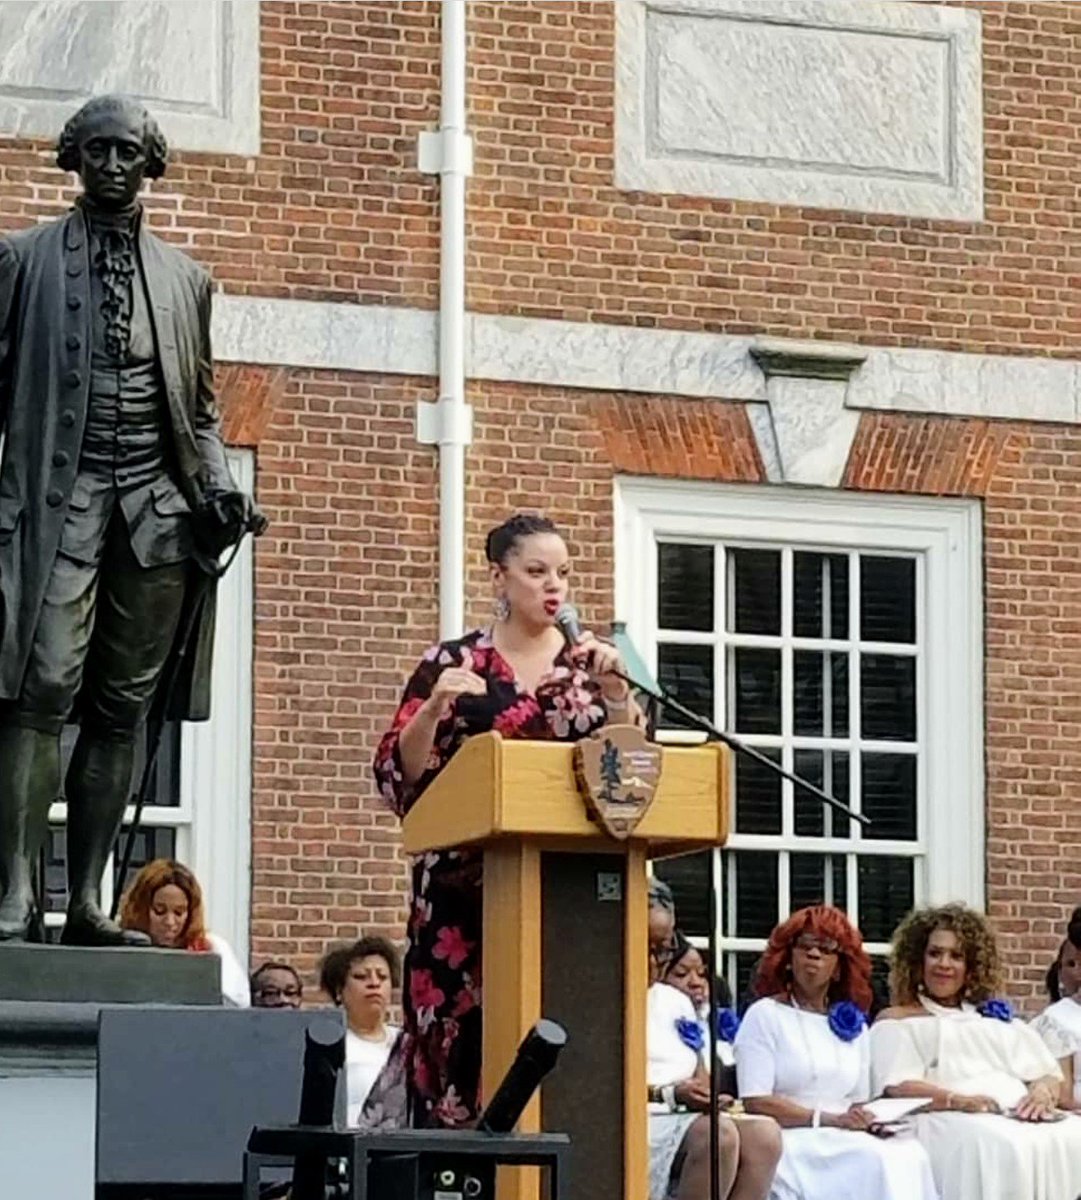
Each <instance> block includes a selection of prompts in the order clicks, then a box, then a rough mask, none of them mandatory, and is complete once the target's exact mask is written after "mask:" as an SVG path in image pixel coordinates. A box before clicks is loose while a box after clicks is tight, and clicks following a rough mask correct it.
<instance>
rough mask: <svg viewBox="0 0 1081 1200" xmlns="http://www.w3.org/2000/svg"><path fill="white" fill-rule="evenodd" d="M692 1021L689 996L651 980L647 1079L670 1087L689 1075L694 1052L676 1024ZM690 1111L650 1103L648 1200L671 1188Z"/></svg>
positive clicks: (695, 1062)
mask: <svg viewBox="0 0 1081 1200" xmlns="http://www.w3.org/2000/svg"><path fill="white" fill-rule="evenodd" d="M680 1021H688V1022H690V1023H691V1024H694V1023H695V1022H696V1017H695V1011H694V1005H693V1004H692V1003H691V1000H690V997H688V996H685V995H684V994H683V993H682V992H681V991H678V990H677V989H676V988H674V987H670V986H669V985H668V984H666V983H655V984H653V986H652V987H651V988H650V989H649V994H648V996H647V998H646V1082H647V1083H648V1084H649V1086H650V1087H669V1086H671V1085H673V1084H677V1083H683V1081H684V1080H686V1079H690V1078H691V1076H692V1075H694V1073H695V1071H696V1069H697V1067H698V1061H699V1059H698V1052H697V1051H696V1050H693V1049H692V1048H691V1047H690V1046H688V1045H687V1044H686V1043H685V1042H684V1041H683V1040H682V1039H681V1038H680V1036H679V1022H680ZM698 1117H699V1114H698V1113H693V1112H675V1113H674V1112H669V1111H668V1108H667V1107H666V1106H665V1105H664V1104H651V1105H650V1106H649V1200H665V1197H666V1196H668V1195H669V1193H670V1191H671V1190H672V1182H673V1181H672V1164H673V1162H674V1161H675V1158H676V1155H677V1154H678V1153H679V1147H680V1145H681V1144H682V1142H683V1138H684V1136H685V1135H686V1133H687V1130H688V1129H689V1128H690V1127H691V1126H692V1125H693V1124H694V1122H695V1121H696V1120H697V1119H698Z"/></svg>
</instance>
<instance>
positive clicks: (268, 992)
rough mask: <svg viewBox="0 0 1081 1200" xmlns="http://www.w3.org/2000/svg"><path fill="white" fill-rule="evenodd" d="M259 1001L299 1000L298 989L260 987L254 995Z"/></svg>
mask: <svg viewBox="0 0 1081 1200" xmlns="http://www.w3.org/2000/svg"><path fill="white" fill-rule="evenodd" d="M255 994H256V996H257V997H258V998H259V999H260V1000H271V1001H274V1000H299V999H300V995H301V993H300V988H298V987H286V988H277V987H262V988H260V989H259V990H258V991H257V992H256V993H255Z"/></svg>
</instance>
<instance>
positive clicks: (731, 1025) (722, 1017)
mask: <svg viewBox="0 0 1081 1200" xmlns="http://www.w3.org/2000/svg"><path fill="white" fill-rule="evenodd" d="M737 1033H739V1017H737V1016H736V1014H735V1013H734V1012H733V1011H732V1009H730V1008H722V1009H718V1011H717V1037H718V1038H720V1040H721V1041H722V1042H734V1041H735V1040H736V1034H737Z"/></svg>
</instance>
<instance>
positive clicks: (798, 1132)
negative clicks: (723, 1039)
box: [736, 1000, 938, 1200]
mask: <svg viewBox="0 0 1081 1200" xmlns="http://www.w3.org/2000/svg"><path fill="white" fill-rule="evenodd" d="M736 1072H737V1075H738V1078H739V1094H740V1097H741V1098H742V1099H744V1100H746V1099H748V1098H750V1097H753V1096H783V1097H785V1098H786V1099H788V1100H793V1101H795V1102H796V1103H797V1104H802V1105H804V1106H805V1107H807V1108H812V1109H814V1108H817V1109H820V1110H821V1111H822V1112H831V1113H836V1112H844V1111H846V1110H847V1109H848V1108H850V1107H851V1106H852V1105H853V1104H856V1103H858V1102H860V1101H863V1100H868V1099H870V1079H869V1073H870V1061H869V1054H868V1034H867V1031H866V1030H864V1031H863V1032H862V1033H861V1034H860V1035H859V1036H858V1037H857V1038H855V1039H854V1040H853V1041H851V1042H845V1041H842V1040H841V1039H840V1038H839V1037H837V1035H836V1034H834V1033H833V1031H832V1030H831V1029H830V1027H829V1023H828V1019H827V1017H826V1016H825V1014H823V1013H815V1012H806V1011H803V1010H801V1009H797V1008H793V1007H791V1005H788V1004H782V1003H780V1002H779V1001H777V1000H759V1001H758V1002H757V1003H755V1004H752V1005H751V1007H750V1008H749V1009H748V1010H747V1014H746V1016H744V1018H743V1023H742V1024H741V1025H740V1029H739V1033H738V1034H737V1035H736ZM782 1140H783V1147H784V1149H783V1153H782V1154H781V1161H780V1162H779V1163H778V1165H777V1174H776V1175H775V1176H774V1180H773V1187H772V1189H771V1191H770V1200H937V1195H938V1193H937V1192H936V1190H935V1185H934V1181H933V1179H932V1176H931V1167H930V1164H929V1163H928V1161H927V1155H926V1154H925V1153H924V1151H923V1148H922V1147H921V1146H920V1144H919V1143H918V1142H917V1141H916V1139H915V1138H914V1137H912V1136H911V1135H908V1134H902V1135H899V1136H897V1137H894V1138H889V1139H883V1138H876V1137H873V1136H872V1135H871V1134H869V1133H864V1132H862V1131H859V1130H848V1129H825V1128H819V1129H809V1128H798V1129H784V1130H782Z"/></svg>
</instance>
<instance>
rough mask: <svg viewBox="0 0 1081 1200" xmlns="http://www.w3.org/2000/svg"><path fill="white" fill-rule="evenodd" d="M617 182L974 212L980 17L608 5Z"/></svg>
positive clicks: (761, 2)
mask: <svg viewBox="0 0 1081 1200" xmlns="http://www.w3.org/2000/svg"><path fill="white" fill-rule="evenodd" d="M616 19H617V49H616V56H617V72H616V79H617V84H616V106H617V113H616V183H617V185H618V186H619V187H621V188H627V189H633V190H640V191H656V192H675V193H679V194H682V195H705V196H717V197H724V198H728V199H742V200H764V201H769V202H771V203H778V204H791V205H802V206H811V207H824V208H842V209H852V210H855V211H859V212H890V213H900V214H907V215H912V216H923V217H939V218H950V219H962V220H976V219H979V218H980V217H982V215H983V117H982V93H981V62H980V17H979V14H978V13H976V12H971V11H964V10H958V9H956V8H949V7H946V6H943V5H925V4H919V5H915V4H900V3H890V2H887V0H621V2H620V3H618V4H617V5H616Z"/></svg>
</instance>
